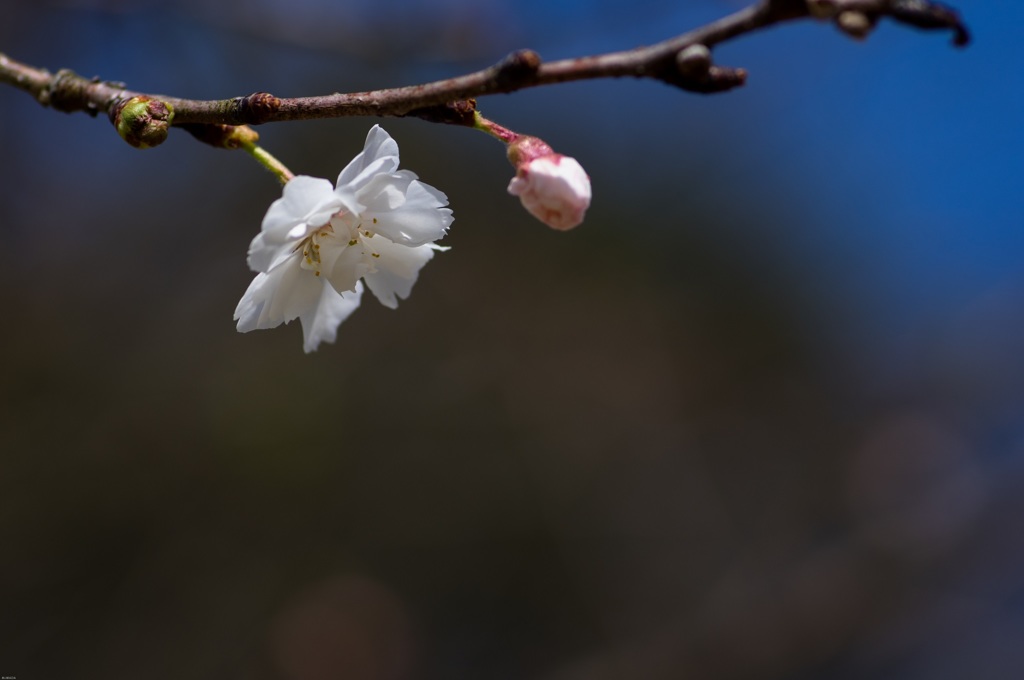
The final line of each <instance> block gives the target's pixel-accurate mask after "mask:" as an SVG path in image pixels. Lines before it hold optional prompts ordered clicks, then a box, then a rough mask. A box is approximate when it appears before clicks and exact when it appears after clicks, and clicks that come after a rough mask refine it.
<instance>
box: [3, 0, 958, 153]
mask: <svg viewBox="0 0 1024 680" xmlns="http://www.w3.org/2000/svg"><path fill="white" fill-rule="evenodd" d="M808 17H814V18H818V19H826V20H832V21H834V22H835V23H836V25H837V26H838V27H840V28H841V29H842V30H844V31H846V32H847V33H849V34H850V35H854V36H855V37H863V36H864V35H865V34H866V33H867V32H868V31H869V30H870V29H871V28H872V27H873V26H874V25H875V24H876V23H877V21H878V20H879V18H881V17H889V18H892V19H894V20H896V21H899V22H902V23H906V24H909V25H913V26H916V27H919V28H925V29H935V28H938V29H947V30H952V31H953V33H954V44H957V45H964V44H966V43H967V40H968V35H967V30H966V28H965V27H964V25H963V23H962V22H961V21H960V18H959V16H958V15H957V14H956V12H955V11H953V10H952V9H949V8H948V7H945V6H943V5H941V4H939V3H935V2H929V1H927V0H761V2H759V3H758V4H756V5H753V6H751V7H748V8H746V9H743V10H740V11H739V12H736V13H735V14H732V15H730V16H727V17H724V18H722V19H719V20H717V21H714V22H712V23H710V24H708V25H706V26H703V27H701V28H697V29H694V30H692V31H690V32H688V33H684V34H682V35H679V36H677V37H675V38H671V39H669V40H665V41H663V42H660V43H657V44H655V45H651V46H649V47H640V48H636V49H632V50H626V51H622V52H611V53H608V54H601V55H596V56H590V57H580V58H576V59H564V60H561V61H553V62H549V63H543V62H542V61H541V59H540V57H539V56H538V55H537V54H536V53H535V52H532V51H530V50H521V51H518V52H514V53H512V54H511V55H509V56H508V57H507V58H505V59H504V60H502V61H501V62H499V63H497V64H495V65H494V66H491V67H490V68H486V69H484V70H482V71H477V72H475V73H470V74H467V75H463V76H459V77H456V78H449V79H447V80H439V81H435V82H432V83H425V84H422V85H412V86H408V87H397V88H391V89H385V90H373V91H369V92H353V93H347V94H341V93H335V94H329V95H324V96H317V97H295V98H279V97H276V96H274V95H271V94H268V93H265V92H258V93H255V94H251V95H248V96H245V97H234V98H231V99H221V100H194V99H181V98H178V97H169V96H163V95H153V94H146V93H142V92H136V91H133V90H129V89H127V88H126V87H125V86H124V84H123V83H116V82H110V81H103V80H99V79H98V78H92V79H87V78H83V77H81V76H79V75H77V74H75V73H73V72H71V71H68V70H60V71H58V72H57V73H55V74H51V73H49V72H48V71H46V70H43V69H39V68H35V67H32V66H29V65H27V64H22V63H19V62H17V61H14V60H13V59H10V58H8V57H6V56H5V55H3V54H0V82H3V83H7V84H10V85H13V86H15V87H18V88H20V89H22V90H25V91H27V92H29V93H30V94H32V95H33V96H34V97H35V98H36V100H37V101H38V102H39V103H40V104H42V105H43V106H50V107H52V108H54V109H57V110H59V111H66V112H74V111H85V112H87V113H90V114H91V115H96V114H97V113H100V112H103V113H106V114H108V115H110V116H111V120H115V118H116V112H118V111H120V110H121V109H122V108H123V107H124V104H125V102H127V101H130V100H134V99H136V98H145V99H143V101H145V102H152V101H157V102H162V103H163V104H165V105H167V107H168V108H169V110H170V111H171V112H172V115H171V116H169V117H168V118H166V120H165V121H164V122H165V123H166V124H167V125H172V124H173V125H188V126H193V132H194V126H196V125H259V124H263V123H271V122H277V121H285V120H309V119H314V118H339V117H345V116H416V117H420V118H424V119H427V120H431V121H434V122H445V123H454V124H460V125H465V124H467V122H466V121H467V120H471V118H472V115H471V114H470V115H469V116H468V117H467V115H465V114H466V111H465V110H466V108H467V107H468V108H470V109H471V108H472V103H471V102H469V100H472V99H473V98H475V97H481V96H485V95H490V94H497V93H508V92H514V91H516V90H521V89H524V88H528V87H536V86H539V85H549V84H553V83H562V82H567V81H572V80H584V79H593V78H618V77H625V76H632V77H635V78H651V79H655V80H660V81H662V82H665V83H668V84H670V85H674V86H676V87H679V88H682V89H684V90H689V91H694V92H705V93H708V92H721V91H724V90H728V89H731V88H733V87H736V86H738V85H742V84H743V82H744V81H745V79H746V71H745V70H743V69H733V68H728V67H720V66H715V65H714V64H712V62H711V53H710V48H712V47H714V46H715V45H717V44H719V43H722V42H724V41H726V40H730V39H732V38H735V37H738V36H741V35H744V34H746V33H750V32H753V31H756V30H759V29H762V28H766V27H768V26H772V25H774V24H777V23H781V22H784V21H790V20H795V19H802V18H808ZM151 106H152V105H151ZM116 124H118V121H116V120H115V125H116ZM119 131H120V128H119ZM122 136H124V135H122Z"/></svg>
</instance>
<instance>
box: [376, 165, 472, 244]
mask: <svg viewBox="0 0 1024 680" xmlns="http://www.w3.org/2000/svg"><path fill="white" fill-rule="evenodd" d="M405 172H406V171H403V172H400V173H396V174H394V175H392V176H384V175H380V176H378V177H376V178H374V180H373V181H372V182H371V183H369V184H368V185H367V186H366V187H365V189H364V190H363V191H362V192H360V195H359V201H360V202H361V203H363V205H365V206H366V207H365V208H364V210H363V211H362V213H361V215H360V217H361V218H362V221H363V227H364V228H365V229H369V230H371V231H373V232H376V233H378V234H382V235H383V236H386V237H387V238H389V239H390V240H391V241H393V242H395V243H400V244H402V245H406V246H421V245H423V244H425V243H430V242H431V241H436V240H438V239H440V238H444V235H445V234H446V233H447V231H448V227H449V226H450V225H451V223H452V220H453V219H454V218H453V217H452V211H451V210H450V209H449V208H445V207H444V206H446V205H448V197H447V196H445V195H444V194H443V193H441V192H440V191H438V190H437V189H435V188H434V187H432V186H430V185H429V184H424V183H423V182H420V181H419V180H417V179H415V177H416V176H415V175H413V174H412V173H408V174H403V173H405Z"/></svg>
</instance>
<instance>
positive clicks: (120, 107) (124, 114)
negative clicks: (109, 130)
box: [110, 96, 174, 149]
mask: <svg viewBox="0 0 1024 680" xmlns="http://www.w3.org/2000/svg"><path fill="white" fill-rule="evenodd" d="M173 119H174V108H173V107H172V106H171V105H170V104H168V103H166V102H163V101H160V100H159V99H153V98H152V97H146V96H138V97H132V98H131V99H127V100H125V101H123V102H118V103H117V104H116V105H115V106H114V108H112V109H111V110H110V120H111V122H113V123H114V127H115V128H116V129H117V134H119V135H121V139H123V140H124V141H126V142H128V143H129V144H131V145H132V146H134V147H135V148H137V149H148V148H150V147H153V146H158V145H160V144H162V143H163V142H164V140H165V139H167V131H168V130H170V127H171V121H172V120H173Z"/></svg>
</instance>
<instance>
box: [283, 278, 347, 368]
mask: <svg viewBox="0 0 1024 680" xmlns="http://www.w3.org/2000/svg"><path fill="white" fill-rule="evenodd" d="M321 289H322V290H321V292H320V299H319V300H318V301H317V304H316V306H315V307H309V308H307V310H306V311H305V312H303V313H302V314H301V315H300V316H299V322H300V323H301V324H302V349H303V350H305V352H306V353H307V354H309V353H310V352H314V351H316V348H317V347H318V346H319V345H320V343H321V342H334V341H335V339H337V337H338V326H339V325H341V322H342V321H344V320H345V319H347V318H348V317H349V316H350V315H351V314H352V312H354V311H356V310H357V309H359V303H360V301H361V300H362V296H363V284H361V283H357V284H356V287H355V290H354V291H350V292H346V293H345V294H344V295H342V294H340V293H338V292H337V291H335V290H334V288H332V287H331V286H330V285H329V284H327V283H326V282H325V283H324V284H323V285H322V286H321Z"/></svg>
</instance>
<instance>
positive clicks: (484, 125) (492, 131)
mask: <svg viewBox="0 0 1024 680" xmlns="http://www.w3.org/2000/svg"><path fill="white" fill-rule="evenodd" d="M473 129H475V130H480V131H481V132H486V133H487V134H489V135H490V136H492V137H494V138H496V139H498V140H499V141H501V142H502V143H504V144H509V143H511V142H514V141H516V138H518V137H519V135H518V134H516V133H515V132H512V131H511V130H509V129H508V128H507V127H504V126H502V125H498V124H497V123H495V122H494V121H493V120H488V119H486V118H484V117H483V116H481V115H480V112H479V111H474V112H473Z"/></svg>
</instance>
